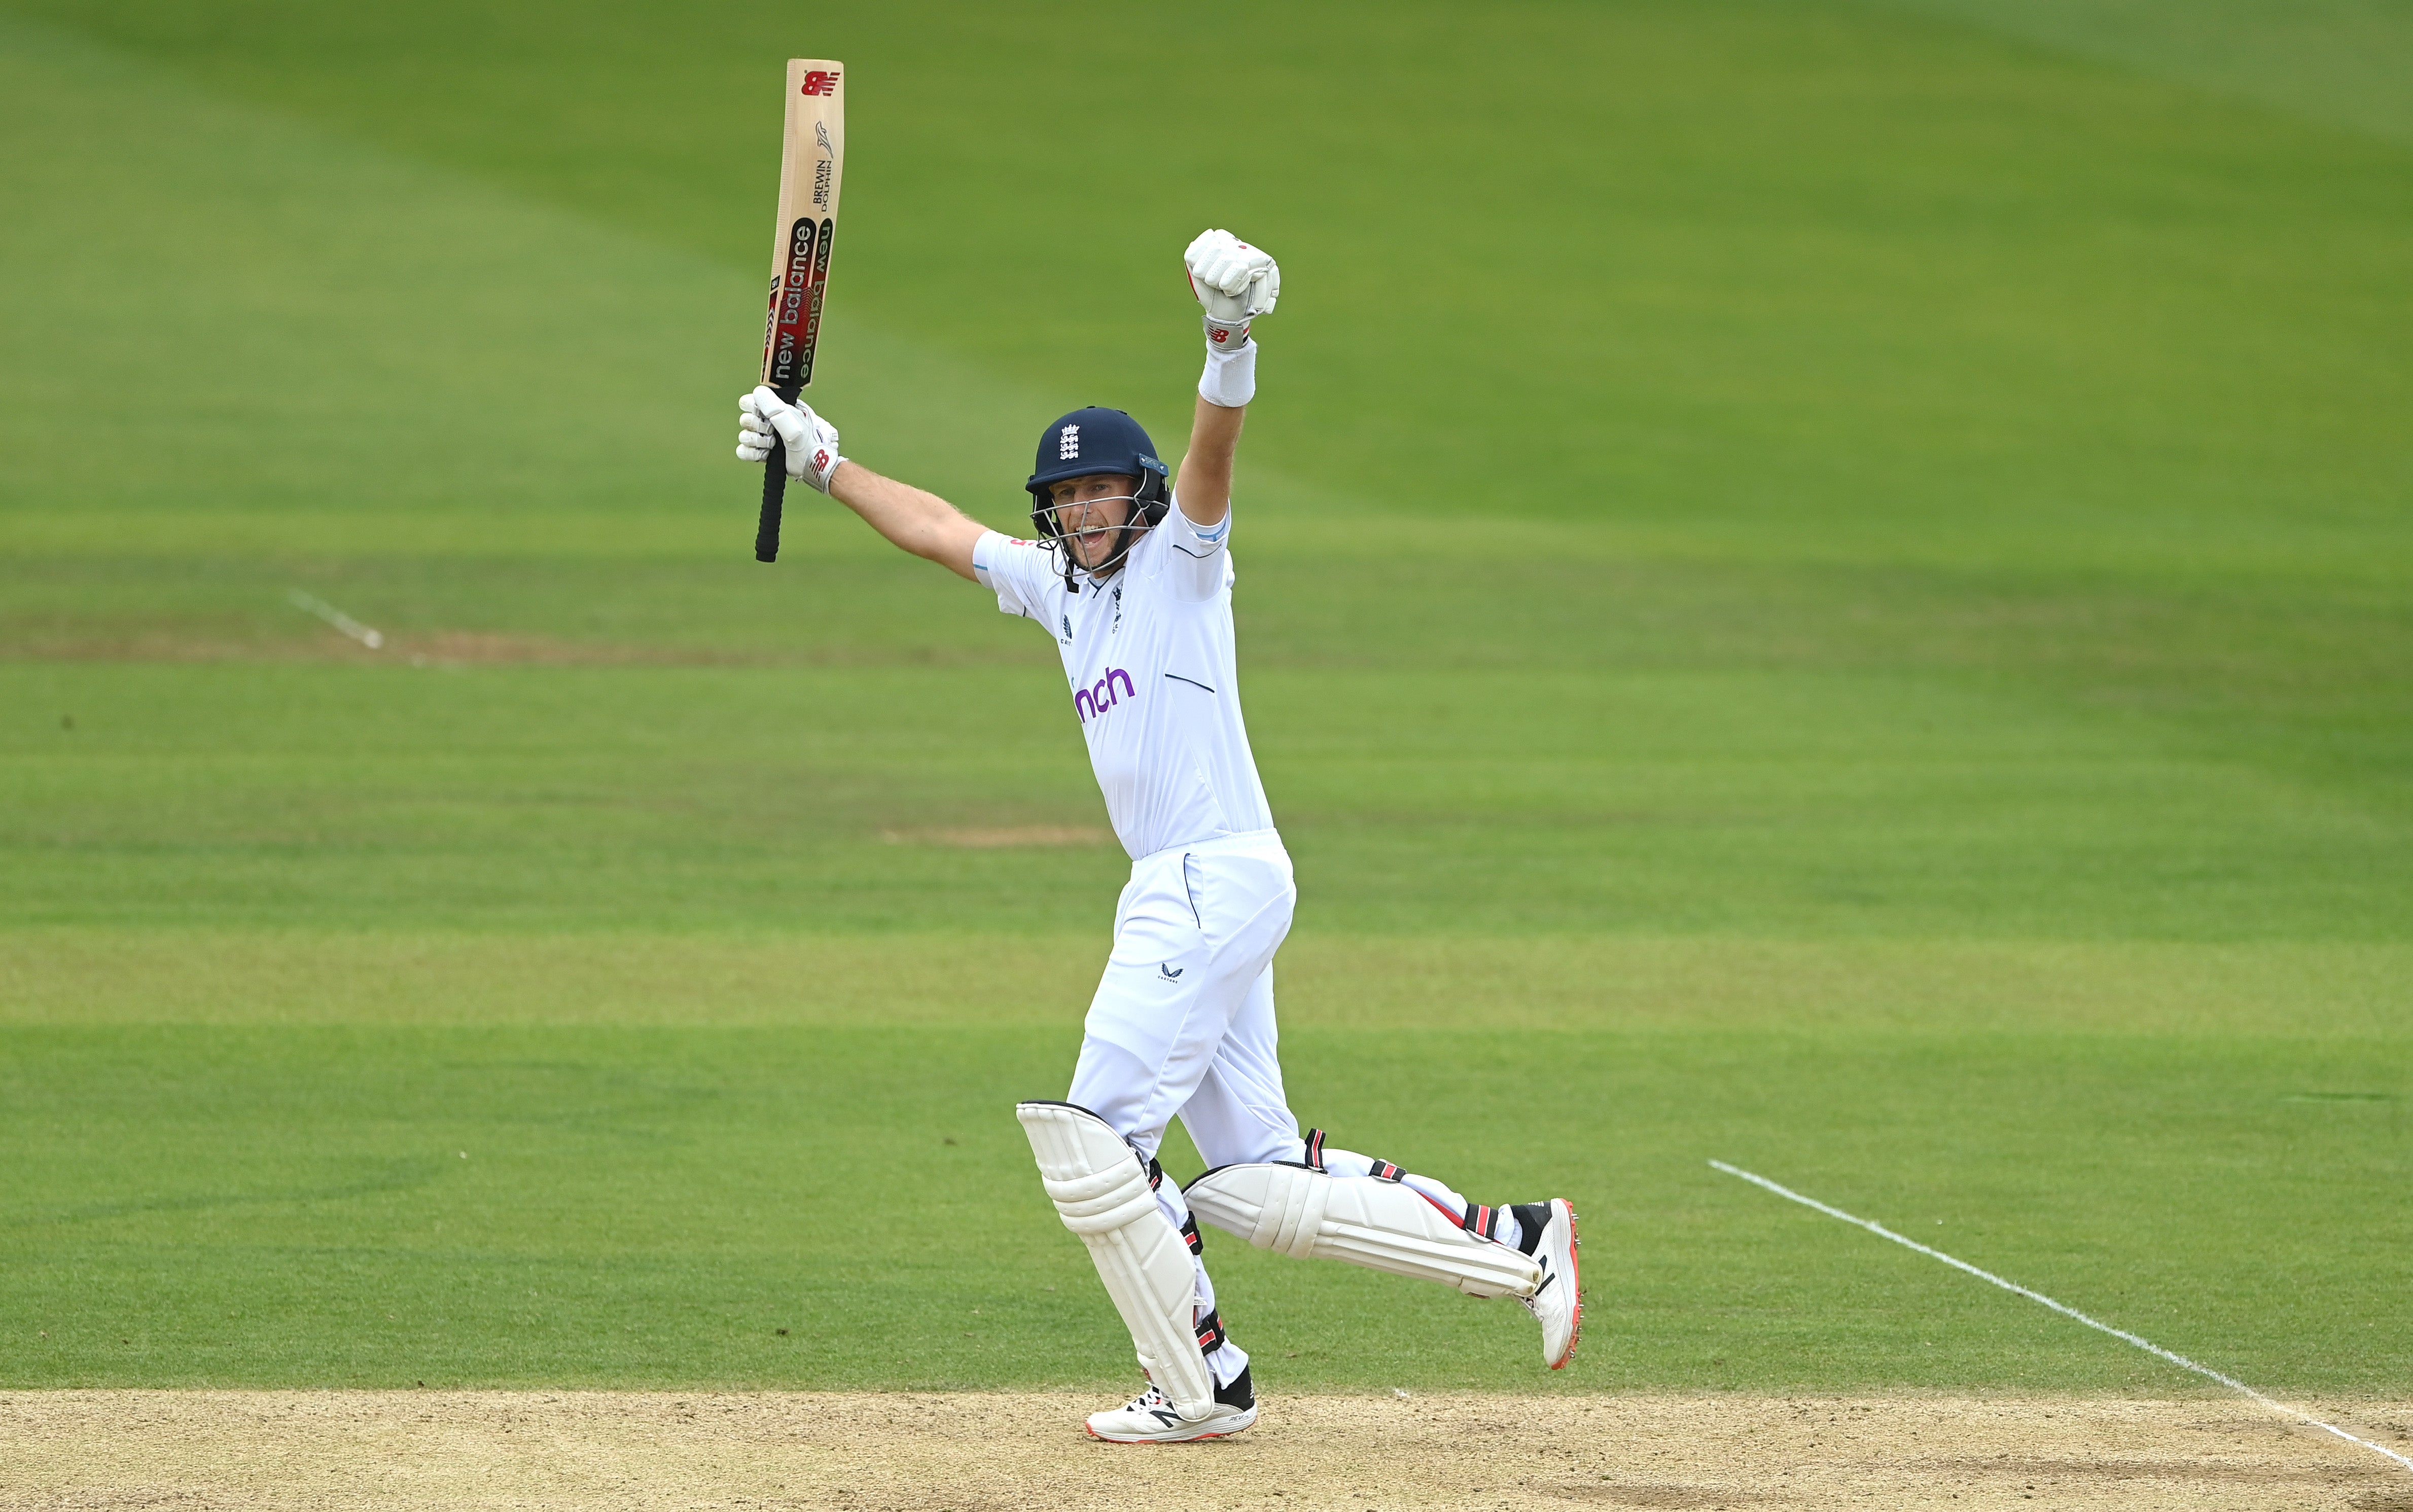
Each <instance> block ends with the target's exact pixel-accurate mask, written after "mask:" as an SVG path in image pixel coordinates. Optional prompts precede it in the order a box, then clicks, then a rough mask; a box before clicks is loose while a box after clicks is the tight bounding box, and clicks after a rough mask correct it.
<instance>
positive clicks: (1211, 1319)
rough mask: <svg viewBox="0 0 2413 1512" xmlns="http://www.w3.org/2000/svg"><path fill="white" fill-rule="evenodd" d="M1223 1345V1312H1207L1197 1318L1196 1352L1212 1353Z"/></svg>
mask: <svg viewBox="0 0 2413 1512" xmlns="http://www.w3.org/2000/svg"><path fill="white" fill-rule="evenodd" d="M1222 1347H1223V1314H1222V1313H1221V1312H1209V1313H1207V1315H1206V1316H1205V1317H1203V1318H1200V1319H1199V1320H1198V1353H1200V1354H1202V1355H1212V1354H1213V1353H1215V1351H1217V1350H1219V1349H1221V1348H1222Z"/></svg>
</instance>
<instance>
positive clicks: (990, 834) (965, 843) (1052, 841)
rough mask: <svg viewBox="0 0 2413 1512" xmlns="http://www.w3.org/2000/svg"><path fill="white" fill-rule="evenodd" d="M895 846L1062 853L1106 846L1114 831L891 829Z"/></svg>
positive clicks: (1062, 827)
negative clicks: (1073, 848)
mask: <svg viewBox="0 0 2413 1512" xmlns="http://www.w3.org/2000/svg"><path fill="white" fill-rule="evenodd" d="M880 838H881V839H883V840H885V841H887V842H888V843H889V844H891V845H943V846H949V847H952V848H953V849H955V850H958V851H1011V850H1041V849H1045V850H1062V849H1066V848H1069V847H1077V846H1088V845H1105V844H1108V843H1110V842H1112V841H1113V839H1114V836H1113V834H1112V833H1111V832H1109V831H1106V830H1103V829H1099V828H1097V827H1096V826H1095V825H1089V824H1009V825H1004V826H1000V827H994V828H989V829H889V830H881V832H880Z"/></svg>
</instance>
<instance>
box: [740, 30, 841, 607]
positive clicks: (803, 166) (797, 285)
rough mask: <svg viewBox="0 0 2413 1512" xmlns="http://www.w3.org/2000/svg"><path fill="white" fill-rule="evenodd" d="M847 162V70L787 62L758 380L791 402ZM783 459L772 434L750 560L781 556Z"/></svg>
mask: <svg viewBox="0 0 2413 1512" xmlns="http://www.w3.org/2000/svg"><path fill="white" fill-rule="evenodd" d="M845 164H846V69H845V67H843V66H841V65H840V64H838V63H836V62H835V61H833V60H831V59H828V58H790V59H789V60H788V116H787V125H786V127H785V134H784V135H783V136H782V137H781V139H780V148H779V220H778V225H777V230H776V231H775V233H774V235H773V239H772V244H771V308H770V314H769V316H768V317H767V319H765V320H764V321H763V328H762V382H763V384H764V386H765V387H767V388H769V389H771V390H772V391H773V392H774V393H777V394H778V396H779V397H780V398H782V399H785V400H787V401H788V402H789V403H790V404H794V403H795V402H796V396H797V395H798V394H799V393H803V392H804V391H805V390H806V389H807V388H809V387H811V385H812V381H813V351H814V348H817V347H818V346H819V345H820V344H821V337H822V299H823V297H824V295H825V294H826V292H827V290H828V289H829V266H830V235H831V233H832V232H834V231H836V230H837V188H838V177H839V174H840V171H841V170H843V168H844V167H845ZM787 492H788V459H787V456H786V454H785V452H784V449H783V448H781V446H780V445H779V444H778V443H777V441H776V440H775V441H774V442H773V443H772V445H771V455H770V457H769V459H768V460H767V461H765V462H764V464H763V471H762V520H761V522H760V523H759V524H757V525H756V526H755V528H754V559H755V560H756V561H758V562H776V561H777V560H778V559H779V508H780V505H781V503H782V502H783V501H784V500H785V498H786V497H787Z"/></svg>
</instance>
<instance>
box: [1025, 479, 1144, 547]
mask: <svg viewBox="0 0 2413 1512" xmlns="http://www.w3.org/2000/svg"><path fill="white" fill-rule="evenodd" d="M1138 492H1139V480H1138V479H1136V478H1131V477H1126V476H1124V475H1123V474H1121V473H1113V472H1099V473H1091V474H1090V475H1089V476H1088V477H1086V478H1066V479H1062V480H1060V481H1059V482H1054V483H1051V484H1049V485H1048V489H1047V497H1048V500H1049V502H1050V503H1051V504H1052V505H1053V506H1054V507H1055V511H1056V533H1057V536H1058V539H1059V540H1061V541H1063V542H1064V549H1065V550H1066V551H1069V552H1071V553H1072V554H1073V560H1074V561H1076V562H1078V563H1080V564H1081V565H1082V566H1083V567H1085V568H1088V567H1095V566H1097V565H1098V564H1099V563H1101V562H1103V561H1104V560H1105V559H1106V558H1107V557H1109V556H1113V555H1114V554H1115V548H1116V547H1117V546H1118V544H1120V541H1121V535H1122V526H1124V525H1125V524H1126V523H1128V522H1129V521H1130V519H1131V517H1132V505H1133V496H1134V495H1136V494H1137V493H1138Z"/></svg>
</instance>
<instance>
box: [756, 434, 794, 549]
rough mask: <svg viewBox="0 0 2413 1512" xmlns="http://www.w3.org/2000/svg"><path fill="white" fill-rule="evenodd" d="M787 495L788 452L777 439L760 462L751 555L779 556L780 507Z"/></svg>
mask: <svg viewBox="0 0 2413 1512" xmlns="http://www.w3.org/2000/svg"><path fill="white" fill-rule="evenodd" d="M787 497H788V453H787V449H786V448H785V447H783V446H781V445H780V444H779V443H778V442H777V441H773V442H772V443H771V454H770V456H769V457H767V458H766V459H764V461H763V463H762V519H761V520H760V521H758V522H756V524H755V526H754V559H755V560H756V561H758V562H776V561H777V560H778V559H779V509H780V506H781V505H782V504H783V503H785V502H786V500H787Z"/></svg>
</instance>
